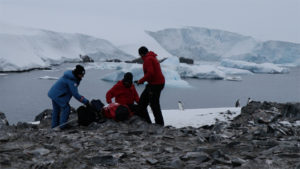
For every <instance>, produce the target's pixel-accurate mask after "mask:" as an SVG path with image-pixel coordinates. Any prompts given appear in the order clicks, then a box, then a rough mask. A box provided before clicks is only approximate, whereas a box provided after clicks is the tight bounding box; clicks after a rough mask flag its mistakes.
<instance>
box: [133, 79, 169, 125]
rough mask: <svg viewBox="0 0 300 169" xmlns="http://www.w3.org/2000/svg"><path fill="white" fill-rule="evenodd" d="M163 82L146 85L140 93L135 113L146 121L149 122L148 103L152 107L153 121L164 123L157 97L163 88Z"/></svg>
mask: <svg viewBox="0 0 300 169" xmlns="http://www.w3.org/2000/svg"><path fill="white" fill-rule="evenodd" d="M164 86H165V84H160V85H151V84H148V85H146V88H145V89H144V91H143V93H142V94H141V97H140V101H139V104H138V111H137V113H136V114H137V115H138V116H140V117H141V118H143V119H144V120H145V121H147V122H148V123H151V119H150V116H149V113H148V111H147V106H148V105H149V104H150V107H151V109H152V112H153V115H154V118H155V123H156V124H159V125H162V126H163V125H164V118H163V116H162V113H161V108H160V103H159V98H160V93H161V91H162V90H163V88H164Z"/></svg>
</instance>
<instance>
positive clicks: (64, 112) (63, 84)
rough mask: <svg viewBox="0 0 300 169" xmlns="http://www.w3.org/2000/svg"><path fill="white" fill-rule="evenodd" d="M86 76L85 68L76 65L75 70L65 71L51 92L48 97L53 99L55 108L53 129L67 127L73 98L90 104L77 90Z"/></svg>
mask: <svg viewBox="0 0 300 169" xmlns="http://www.w3.org/2000/svg"><path fill="white" fill-rule="evenodd" d="M84 74H85V70H84V67H82V66H81V65H76V68H75V69H74V70H68V71H65V73H64V75H63V76H62V77H61V78H60V79H58V80H57V82H56V83H55V84H54V85H53V86H52V87H51V89H50V90H49V92H48V96H49V97H50V98H51V99H52V106H53V112H52V123H51V127H52V128H55V127H57V126H60V125H61V126H60V128H61V129H64V128H65V127H66V125H64V124H65V123H66V122H67V121H68V119H69V115H70V110H71V109H70V105H69V102H70V100H71V97H72V96H73V97H75V98H76V99H77V100H78V101H80V102H81V103H84V104H85V105H88V104H89V101H88V100H87V99H86V98H84V97H83V96H81V95H80V94H79V93H78V89H77V88H78V86H79V83H80V81H81V79H82V78H83V76H84Z"/></svg>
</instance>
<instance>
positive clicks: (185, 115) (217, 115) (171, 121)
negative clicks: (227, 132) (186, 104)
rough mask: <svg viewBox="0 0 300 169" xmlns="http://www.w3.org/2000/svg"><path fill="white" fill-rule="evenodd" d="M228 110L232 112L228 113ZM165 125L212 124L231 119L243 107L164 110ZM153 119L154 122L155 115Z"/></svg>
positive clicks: (195, 125) (199, 125)
mask: <svg viewBox="0 0 300 169" xmlns="http://www.w3.org/2000/svg"><path fill="white" fill-rule="evenodd" d="M227 111H230V112H231V113H229V114H227ZM162 113H163V117H164V120H165V125H171V126H174V127H177V128H180V127H186V126H192V127H201V126H204V125H212V124H214V123H215V122H216V120H219V121H229V120H231V119H233V118H234V117H236V116H238V115H239V114H240V113H241V108H235V107H224V108H206V109H185V110H184V111H181V110H162ZM150 117H151V120H152V121H153V122H154V118H153V115H152V114H151V116H150Z"/></svg>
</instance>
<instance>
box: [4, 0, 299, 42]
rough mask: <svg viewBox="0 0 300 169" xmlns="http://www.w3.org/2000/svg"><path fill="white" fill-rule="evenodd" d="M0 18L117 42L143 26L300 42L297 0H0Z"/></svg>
mask: <svg viewBox="0 0 300 169" xmlns="http://www.w3.org/2000/svg"><path fill="white" fill-rule="evenodd" d="M0 22H7V23H12V24H16V25H22V26H29V27H34V28H43V29H50V30H53V31H59V32H70V33H74V32H77V33H85V34H90V35H93V36H97V37H99V38H104V39H107V40H110V41H112V42H113V43H116V44H118V45H122V44H126V40H127V39H128V38H138V37H139V36H140V35H141V34H142V31H143V30H151V31H155V30H159V29H164V28H170V27H184V26H199V27H207V28H215V29H223V30H227V31H231V32H237V33H241V34H244V35H249V36H253V37H254V38H257V39H259V40H282V41H290V42H297V43H300V0H48V1H45V0H0Z"/></svg>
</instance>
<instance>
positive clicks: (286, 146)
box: [0, 102, 300, 169]
mask: <svg viewBox="0 0 300 169" xmlns="http://www.w3.org/2000/svg"><path fill="white" fill-rule="evenodd" d="M50 115H51V110H45V111H44V112H42V113H41V114H40V115H39V116H37V117H36V118H37V120H41V123H40V124H39V125H33V124H27V123H18V124H17V125H8V123H7V120H6V119H5V115H4V114H3V113H0V168H1V169H6V168H7V169H9V168H38V169H43V168H79V169H81V168H82V169H85V168H132V169H136V168H143V169H144V168H166V169H176V168H178V169H179V168H187V169H190V168H239V169H248V168H260V169H264V168H266V169H267V168H268V169H269V168H278V169H282V168H295V169H300V103H286V104H281V103H272V102H263V103H262V102H251V103H250V104H249V105H247V106H245V107H243V108H242V111H241V114H240V115H239V116H237V117H236V118H234V119H233V120H232V121H231V122H230V123H227V122H221V121H217V122H216V123H215V124H214V125H210V126H202V127H199V128H194V127H184V128H179V129H178V128H174V127H171V126H166V127H160V126H157V125H153V124H152V125H150V124H147V123H144V122H143V121H142V120H140V119H139V118H138V117H133V118H131V119H130V120H129V121H127V122H124V123H117V122H114V121H110V120H107V121H105V122H103V123H92V124H91V125H90V126H88V127H82V126H77V125H76V123H74V124H73V126H72V127H71V128H70V129H67V130H63V131H53V130H51V129H50V128H49V126H50ZM72 116H76V114H75V113H73V114H72ZM71 118H72V117H71Z"/></svg>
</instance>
